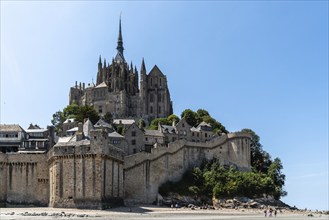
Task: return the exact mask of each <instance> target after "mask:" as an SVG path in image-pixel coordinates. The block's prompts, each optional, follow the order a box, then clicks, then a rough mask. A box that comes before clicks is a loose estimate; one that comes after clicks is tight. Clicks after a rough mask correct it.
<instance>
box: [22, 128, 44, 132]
mask: <svg viewBox="0 0 329 220" xmlns="http://www.w3.org/2000/svg"><path fill="white" fill-rule="evenodd" d="M45 131H48V130H47V129H45V128H40V129H27V130H26V132H27V133H39V132H45Z"/></svg>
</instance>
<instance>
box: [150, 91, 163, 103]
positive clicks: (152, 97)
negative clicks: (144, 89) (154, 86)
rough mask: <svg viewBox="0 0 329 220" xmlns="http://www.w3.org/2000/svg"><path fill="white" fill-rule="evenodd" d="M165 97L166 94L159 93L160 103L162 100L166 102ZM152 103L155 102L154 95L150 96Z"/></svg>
mask: <svg viewBox="0 0 329 220" xmlns="http://www.w3.org/2000/svg"><path fill="white" fill-rule="evenodd" d="M164 96H165V95H164V94H161V93H159V94H158V102H161V100H164V99H165V98H164ZM150 102H154V94H153V93H151V94H150Z"/></svg>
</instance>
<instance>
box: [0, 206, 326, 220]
mask: <svg viewBox="0 0 329 220" xmlns="http://www.w3.org/2000/svg"><path fill="white" fill-rule="evenodd" d="M307 214H308V213H302V212H291V211H283V212H282V213H278V215H277V217H274V216H273V217H270V218H273V219H275V218H277V219H281V220H294V219H301V220H303V219H326V220H329V216H328V215H319V214H314V217H308V216H307ZM268 218H269V217H267V218H265V217H264V214H263V211H262V210H258V209H246V210H232V209H221V210H200V209H198V210H191V209H187V208H180V209H171V208H162V207H155V206H139V207H120V208H114V209H109V210H86V209H83V210H82V209H59V208H49V207H45V208H35V207H28V208H0V220H9V219H12V220H14V219H20V220H22V219H36V220H41V219H42V220H50V219H86V220H87V219H88V220H89V219H96V220H105V219H111V220H123V219H136V220H151V219H160V220H165V219H177V220H215V219H220V220H229V219H244V220H252V219H268Z"/></svg>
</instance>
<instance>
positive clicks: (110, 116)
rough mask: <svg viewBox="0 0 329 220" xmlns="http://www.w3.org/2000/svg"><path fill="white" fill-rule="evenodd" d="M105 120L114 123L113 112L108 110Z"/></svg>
mask: <svg viewBox="0 0 329 220" xmlns="http://www.w3.org/2000/svg"><path fill="white" fill-rule="evenodd" d="M104 121H106V122H107V123H109V124H112V122H113V117H112V114H111V112H106V114H105V115H104Z"/></svg>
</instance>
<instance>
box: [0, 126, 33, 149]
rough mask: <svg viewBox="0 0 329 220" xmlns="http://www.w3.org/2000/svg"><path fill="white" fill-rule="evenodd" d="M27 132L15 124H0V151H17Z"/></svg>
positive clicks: (21, 145)
mask: <svg viewBox="0 0 329 220" xmlns="http://www.w3.org/2000/svg"><path fill="white" fill-rule="evenodd" d="M26 137H27V134H26V132H25V131H24V129H23V128H22V127H21V126H19V125H16V124H12V125H6V124H1V125H0V151H1V152H3V153H6V152H17V151H18V149H19V148H22V147H23V141H24V140H25V139H26Z"/></svg>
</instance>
